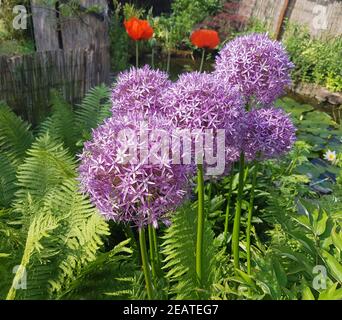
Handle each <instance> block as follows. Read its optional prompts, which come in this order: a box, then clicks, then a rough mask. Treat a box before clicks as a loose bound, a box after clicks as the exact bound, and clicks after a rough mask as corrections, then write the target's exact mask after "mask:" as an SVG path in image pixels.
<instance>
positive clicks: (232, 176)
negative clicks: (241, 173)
mask: <svg viewBox="0 0 342 320" xmlns="http://www.w3.org/2000/svg"><path fill="white" fill-rule="evenodd" d="M233 169H234V167H233V168H232V171H231V173H230V181H229V191H228V196H227V207H226V219H225V221H224V231H223V237H224V239H225V240H227V236H228V226H229V214H230V202H231V199H232V192H233V180H234V170H233Z"/></svg>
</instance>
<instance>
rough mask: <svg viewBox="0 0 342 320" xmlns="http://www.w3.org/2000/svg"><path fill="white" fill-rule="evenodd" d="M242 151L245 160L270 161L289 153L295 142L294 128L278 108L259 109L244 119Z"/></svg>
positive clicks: (288, 118) (249, 113)
mask: <svg viewBox="0 0 342 320" xmlns="http://www.w3.org/2000/svg"><path fill="white" fill-rule="evenodd" d="M245 123H246V126H245V130H246V131H245V133H244V141H243V144H242V145H243V151H244V152H245V154H246V157H247V159H249V160H252V159H255V158H259V159H271V158H276V157H278V156H280V155H282V154H284V153H286V152H288V151H290V149H291V147H292V145H293V143H294V142H295V140H296V134H295V133H296V128H295V126H294V125H293V123H292V121H291V119H290V117H289V116H288V115H287V114H286V113H285V112H284V110H283V109H280V108H274V107H270V108H260V109H253V110H252V111H250V112H248V114H247V116H246V118H245Z"/></svg>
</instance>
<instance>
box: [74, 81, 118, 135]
mask: <svg viewBox="0 0 342 320" xmlns="http://www.w3.org/2000/svg"><path fill="white" fill-rule="evenodd" d="M109 96H110V89H109V88H108V87H107V86H105V85H104V84H102V85H99V86H97V87H94V88H92V89H90V90H89V92H88V93H87V94H86V96H85V98H84V99H83V101H82V104H81V105H80V106H79V108H78V109H77V110H76V111H75V114H76V116H75V123H76V126H77V128H78V129H77V131H78V132H79V134H80V135H81V136H82V137H83V138H84V139H86V140H87V139H89V138H90V132H91V129H93V128H95V127H97V126H98V125H99V124H100V123H101V122H102V121H103V120H104V119H105V118H107V117H109V116H110V115H111V113H110V106H111V104H110V101H109Z"/></svg>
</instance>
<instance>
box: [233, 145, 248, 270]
mask: <svg viewBox="0 0 342 320" xmlns="http://www.w3.org/2000/svg"><path fill="white" fill-rule="evenodd" d="M244 178H245V154H244V153H243V152H241V154H240V166H239V188H238V195H237V200H236V208H235V217H234V226H233V236H232V252H233V257H234V268H235V269H239V237H240V217H241V207H242V196H243V189H244V180H245V179H244Z"/></svg>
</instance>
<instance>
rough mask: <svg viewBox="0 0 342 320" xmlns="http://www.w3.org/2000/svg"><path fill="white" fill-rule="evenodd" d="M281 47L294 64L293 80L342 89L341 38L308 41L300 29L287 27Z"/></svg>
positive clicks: (294, 25) (296, 26)
mask: <svg viewBox="0 0 342 320" xmlns="http://www.w3.org/2000/svg"><path fill="white" fill-rule="evenodd" d="M284 45H285V46H286V49H287V50H288V52H289V54H290V56H291V59H292V61H293V62H294V63H295V66H296V68H295V70H294V71H293V79H294V80H295V81H304V82H313V83H317V84H319V85H322V86H325V87H327V88H328V89H330V90H331V91H341V90H342V76H341V74H342V66H341V63H340V61H341V57H342V37H336V38H331V39H326V40H320V39H312V38H311V37H310V34H309V32H308V31H307V30H306V29H305V28H303V27H302V26H299V25H296V24H289V23H288V24H287V26H286V32H285V35H284Z"/></svg>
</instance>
